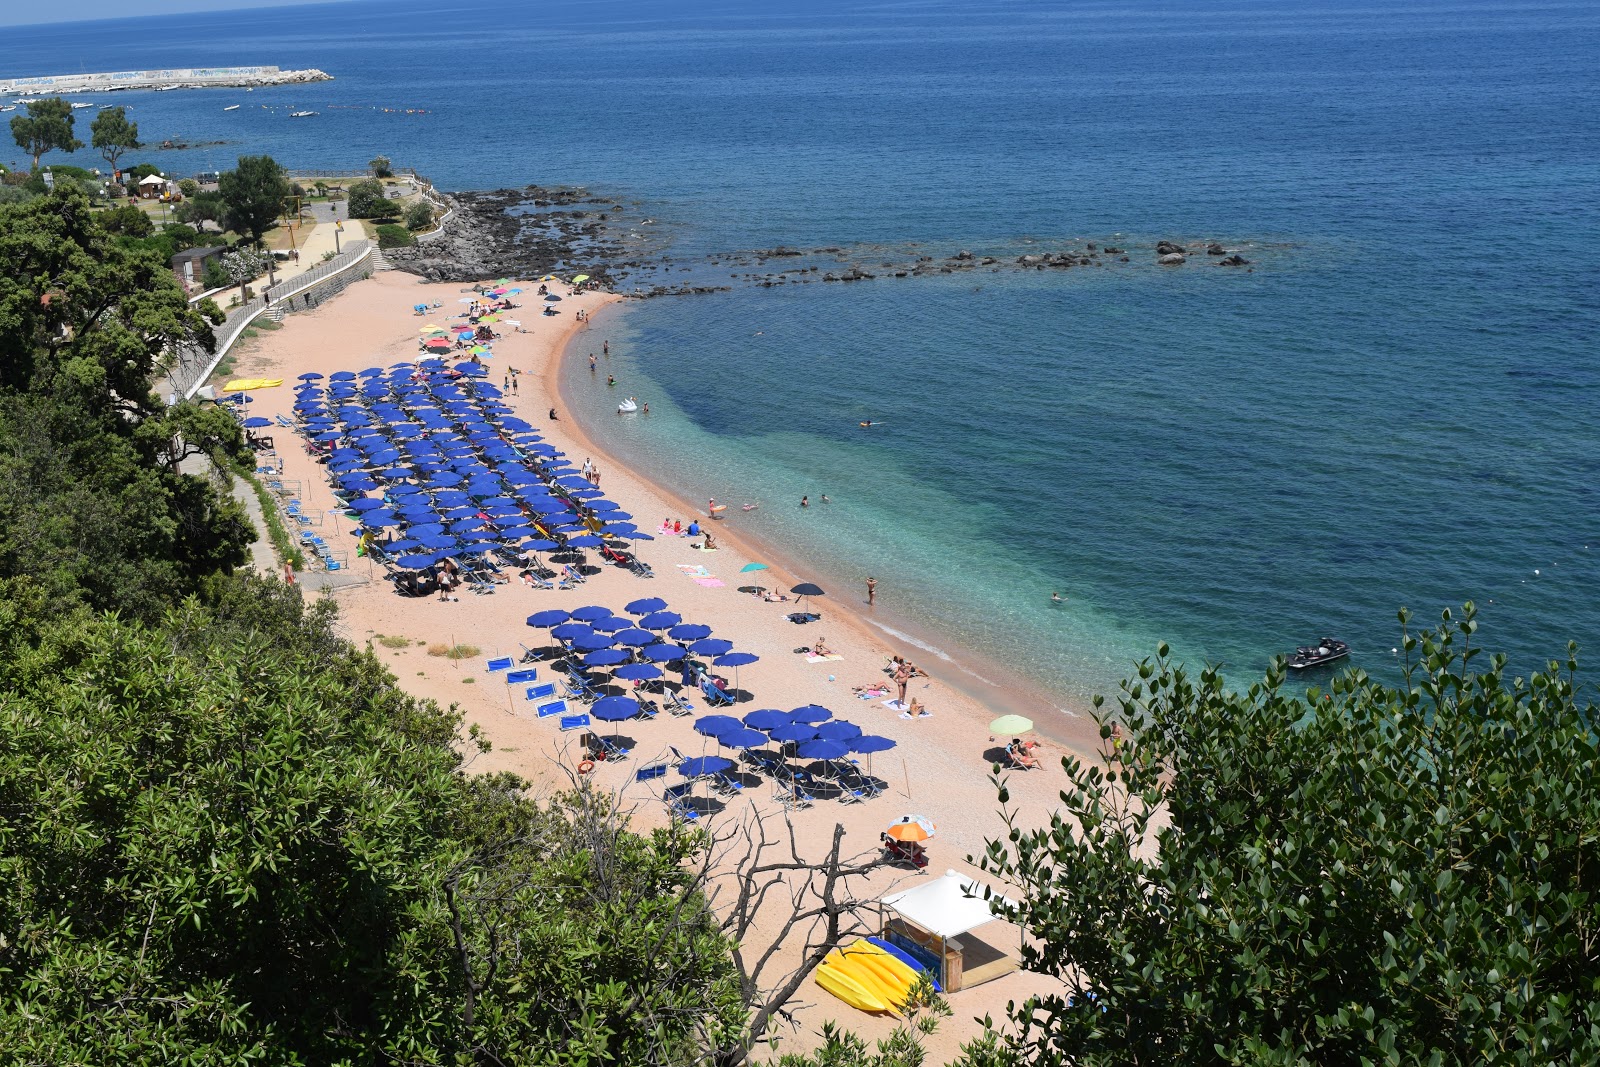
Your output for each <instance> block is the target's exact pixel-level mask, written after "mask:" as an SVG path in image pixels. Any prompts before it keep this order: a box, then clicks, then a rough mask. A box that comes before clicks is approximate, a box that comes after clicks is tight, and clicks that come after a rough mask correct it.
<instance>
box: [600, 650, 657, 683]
mask: <svg viewBox="0 0 1600 1067" xmlns="http://www.w3.org/2000/svg"><path fill="white" fill-rule="evenodd" d="M612 651H621V650H620V649H614V650H612ZM661 673H662V672H661V668H660V667H657V666H656V665H655V664H653V663H624V664H623V665H622V666H620V667H618V668H617V669H616V670H614V671H612V672H611V676H612V677H613V678H621V679H623V680H624V681H629V682H648V681H651V680H652V679H655V678H660V677H661Z"/></svg>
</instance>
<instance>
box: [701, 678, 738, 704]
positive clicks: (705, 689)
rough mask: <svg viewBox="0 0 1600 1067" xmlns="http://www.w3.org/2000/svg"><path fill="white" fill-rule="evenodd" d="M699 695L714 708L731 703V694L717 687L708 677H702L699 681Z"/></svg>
mask: <svg viewBox="0 0 1600 1067" xmlns="http://www.w3.org/2000/svg"><path fill="white" fill-rule="evenodd" d="M700 695H701V696H703V697H705V698H706V703H707V704H710V705H711V706H712V707H714V708H716V707H721V706H722V705H724V704H732V703H733V694H732V693H726V692H723V691H722V690H721V689H718V688H717V687H716V686H715V685H713V684H712V683H711V680H710V679H704V680H702V681H701V682H700Z"/></svg>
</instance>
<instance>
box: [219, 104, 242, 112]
mask: <svg viewBox="0 0 1600 1067" xmlns="http://www.w3.org/2000/svg"><path fill="white" fill-rule="evenodd" d="M222 110H224V111H238V110H239V105H238V104H229V105H228V106H227V107H225V108H223V109H222Z"/></svg>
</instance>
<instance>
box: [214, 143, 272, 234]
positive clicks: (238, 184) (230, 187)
mask: <svg viewBox="0 0 1600 1067" xmlns="http://www.w3.org/2000/svg"><path fill="white" fill-rule="evenodd" d="M217 191H218V192H219V193H221V195H222V200H223V203H225V204H227V206H228V210H227V221H226V226H227V228H228V229H230V230H234V231H236V232H238V233H248V234H249V235H250V239H251V240H253V241H254V242H255V243H256V244H260V243H261V238H262V237H263V236H265V235H266V232H267V231H268V230H270V229H272V228H273V227H274V226H276V225H277V222H278V216H279V214H281V213H282V211H283V201H284V198H285V197H287V196H288V195H289V179H288V178H287V177H286V176H285V174H284V171H283V168H282V167H280V166H279V165H278V163H277V161H276V160H274V159H273V158H272V157H271V156H240V157H239V165H238V166H237V167H236V168H235V169H233V170H230V171H224V172H223V174H222V175H221V177H220V178H219V179H218V181H217Z"/></svg>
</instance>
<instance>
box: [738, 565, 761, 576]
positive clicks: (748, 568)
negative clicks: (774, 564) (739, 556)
mask: <svg viewBox="0 0 1600 1067" xmlns="http://www.w3.org/2000/svg"><path fill="white" fill-rule="evenodd" d="M766 569H767V565H766V564H765V563H746V564H745V565H744V566H743V567H740V568H739V573H740V574H745V573H747V572H749V571H764V570H766Z"/></svg>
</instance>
